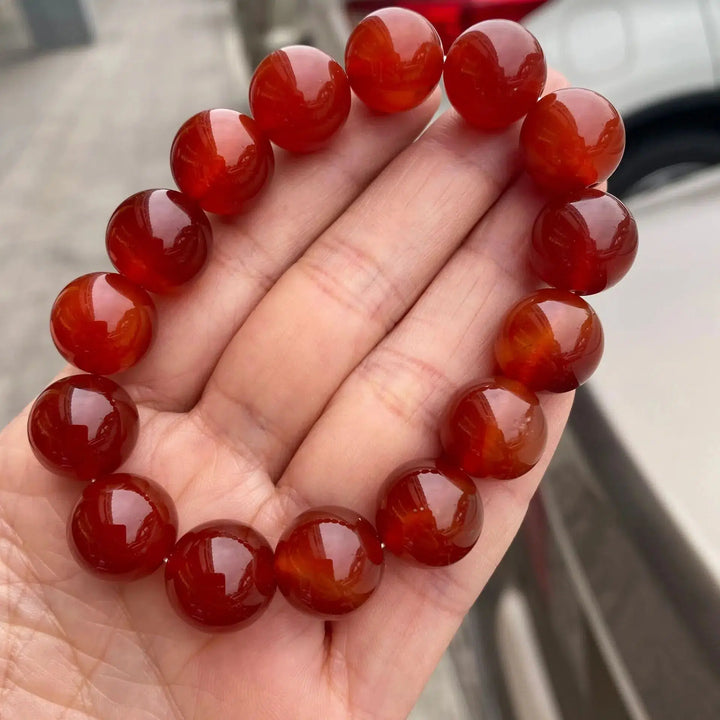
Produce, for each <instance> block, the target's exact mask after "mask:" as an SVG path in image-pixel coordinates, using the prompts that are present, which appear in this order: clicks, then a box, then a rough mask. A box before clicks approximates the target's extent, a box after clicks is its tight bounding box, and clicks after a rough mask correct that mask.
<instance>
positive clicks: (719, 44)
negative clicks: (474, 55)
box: [525, 0, 720, 117]
mask: <svg viewBox="0 0 720 720" xmlns="http://www.w3.org/2000/svg"><path fill="white" fill-rule="evenodd" d="M525 25H526V27H527V28H528V29H529V30H530V31H531V32H532V33H533V34H534V35H535V36H536V37H537V38H538V40H539V41H540V44H541V45H542V46H543V50H544V51H545V54H546V56H547V59H548V63H549V64H550V65H552V66H553V67H554V68H556V69H557V70H559V71H560V72H562V73H563V74H565V76H566V77H567V78H568V80H569V81H570V83H571V84H572V85H577V86H581V87H590V88H592V89H593V90H597V91H598V92H600V93H602V94H603V95H606V96H607V97H608V98H610V99H611V100H612V102H613V103H614V104H615V105H616V106H617V108H618V109H619V110H620V112H621V113H622V114H623V115H625V116H627V117H630V116H632V115H633V114H634V113H636V112H638V111H641V110H646V109H647V108H648V107H652V106H655V105H658V104H661V103H663V102H665V101H668V100H672V99H674V98H678V97H683V96H688V95H692V94H694V93H698V92H701V93H704V92H708V91H713V90H716V89H717V88H718V73H719V72H720V1H719V0H604V1H601V0H555V1H554V2H549V3H548V4H547V5H544V6H542V7H540V8H539V9H538V10H536V11H535V12H534V13H532V14H531V15H529V16H528V17H527V19H526V21H525Z"/></svg>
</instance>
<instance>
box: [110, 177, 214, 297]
mask: <svg viewBox="0 0 720 720" xmlns="http://www.w3.org/2000/svg"><path fill="white" fill-rule="evenodd" d="M211 238H212V230H211V229H210V221H209V220H208V219H207V217H206V216H205V213H204V212H203V211H202V210H201V209H200V206H199V205H197V204H196V203H195V202H194V201H193V200H191V199H190V198H189V197H187V196H186V195H183V194H182V193H179V192H176V191H175V190H144V191H143V192H139V193H136V194H135V195H132V196H131V197H129V198H128V199H127V200H125V201H124V202H122V203H121V204H120V205H119V206H118V208H117V210H115V212H114V213H113V214H112V217H111V218H110V222H109V223H108V226H107V231H106V233H105V245H106V247H107V252H108V256H109V257H110V260H111V261H112V264H113V265H114V266H115V267H116V268H117V269H118V272H120V273H121V274H122V275H124V276H125V277H126V278H128V280H132V282H134V283H136V284H137V285H140V286H142V287H144V288H145V289H146V290H150V291H151V292H156V293H168V292H172V291H173V290H175V289H176V288H178V287H180V286H181V285H183V284H184V283H186V282H188V281H189V280H192V278H194V277H195V276H196V275H197V274H198V273H199V272H200V270H201V269H202V267H203V265H205V260H206V258H207V253H208V244H209V242H210V240H211Z"/></svg>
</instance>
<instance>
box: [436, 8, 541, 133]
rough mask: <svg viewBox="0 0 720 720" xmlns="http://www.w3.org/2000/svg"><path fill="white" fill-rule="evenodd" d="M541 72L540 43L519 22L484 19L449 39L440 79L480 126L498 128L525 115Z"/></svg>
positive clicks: (453, 100)
mask: <svg viewBox="0 0 720 720" xmlns="http://www.w3.org/2000/svg"><path fill="white" fill-rule="evenodd" d="M546 77H547V66H546V63H545V56H544V54H543V51H542V48H541V47H540V44H539V43H538V41H537V40H536V39H535V37H534V36H533V35H531V34H530V33H529V32H528V31H527V30H526V29H525V28H524V27H523V26H522V25H519V24H518V23H515V22H511V21H509V20H485V21H484V22H481V23H478V24H477V25H473V26H472V27H471V28H469V29H468V30H466V31H465V32H464V33H463V34H462V35H460V37H459V38H458V39H457V40H456V41H455V42H454V43H453V44H452V47H451V48H450V50H449V51H448V54H447V58H446V59H445V69H444V71H443V79H444V81H445V91H446V93H447V96H448V100H449V101H450V103H451V104H452V106H453V107H454V108H455V109H456V110H457V111H458V112H459V113H460V115H462V116H463V118H465V120H466V121H467V122H469V123H470V124H471V125H474V126H475V127H478V128H480V129H481V130H499V129H501V128H504V127H507V126H508V125H510V124H511V123H513V122H515V121H516V120H519V119H520V118H521V117H523V115H526V114H527V112H528V111H529V110H530V108H532V107H533V105H534V104H535V103H536V102H537V99H538V98H539V97H540V94H541V93H542V90H543V88H544V87H545V79H546Z"/></svg>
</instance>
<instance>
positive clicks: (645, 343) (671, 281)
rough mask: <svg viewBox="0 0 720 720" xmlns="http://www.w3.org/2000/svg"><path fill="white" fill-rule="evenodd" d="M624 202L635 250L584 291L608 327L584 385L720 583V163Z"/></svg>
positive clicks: (663, 503)
mask: <svg viewBox="0 0 720 720" xmlns="http://www.w3.org/2000/svg"><path fill="white" fill-rule="evenodd" d="M629 205H630V207H631V209H632V211H633V213H634V214H635V217H636V220H637V222H638V227H639V229H640V249H639V252H638V257H637V260H636V262H635V266H634V267H633V269H632V271H631V272H630V275H629V276H628V278H627V279H626V280H625V281H623V282H621V283H620V284H619V285H617V286H616V287H614V288H611V289H610V290H608V291H606V292H604V293H601V294H600V295H597V296H594V297H591V298H588V299H589V301H590V303H591V304H592V305H593V307H594V308H595V309H596V310H597V311H598V314H599V315H600V318H601V320H602V322H603V326H604V329H605V335H606V348H605V354H604V357H603V362H602V363H601V364H600V367H599V368H598V370H597V372H596V373H595V375H594V377H593V378H592V379H591V380H590V383H589V387H590V389H591V390H592V391H593V395H594V398H595V400H596V401H597V403H598V404H599V406H600V408H601V410H602V411H603V412H604V414H605V416H606V418H607V420H608V422H609V423H610V425H611V426H612V427H613V429H614V430H615V433H616V435H617V436H618V437H619V438H620V439H621V441H622V444H623V445H624V447H625V449H626V451H627V452H628V453H629V454H630V456H631V457H632V459H633V460H634V461H635V463H636V465H637V466H638V467H639V469H640V470H641V472H642V474H643V476H644V477H645V478H646V479H647V482H648V484H649V486H650V487H651V489H652V491H653V492H654V494H655V495H656V497H657V498H658V499H659V500H660V501H661V503H662V505H664V507H665V509H666V511H667V514H668V516H669V517H670V518H672V520H673V521H674V522H675V524H676V525H677V526H678V527H679V528H680V530H681V533H682V535H683V537H684V538H685V539H686V540H687V541H688V542H689V543H690V544H691V545H692V547H693V549H694V550H695V551H696V553H697V555H698V556H699V557H700V558H701V559H702V561H703V563H704V565H705V566H706V567H707V568H708V569H709V570H710V572H711V574H712V576H713V577H714V578H715V581H716V583H717V584H718V585H720V523H719V522H718V518H719V517H720V482H718V477H720V433H719V432H718V424H717V416H718V408H720V374H719V373H718V357H720V286H719V285H718V269H719V268H720V244H718V242H717V235H718V230H720V171H718V170H712V171H709V172H708V173H705V174H703V175H699V176H697V177H694V178H690V179H688V180H685V181H683V182H681V183H678V184H676V185H672V186H669V187H667V188H664V189H662V190H658V191H656V192H653V193H651V194H648V195H645V196H642V195H640V196H638V197H637V198H636V199H635V200H634V201H632V202H630V203H629Z"/></svg>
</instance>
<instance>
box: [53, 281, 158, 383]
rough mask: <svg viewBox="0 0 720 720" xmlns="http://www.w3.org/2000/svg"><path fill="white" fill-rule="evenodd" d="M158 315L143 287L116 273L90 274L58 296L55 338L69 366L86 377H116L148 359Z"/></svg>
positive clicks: (54, 308)
mask: <svg viewBox="0 0 720 720" xmlns="http://www.w3.org/2000/svg"><path fill="white" fill-rule="evenodd" d="M155 315H156V313H155V305H154V304H153V301H152V300H151V298H150V296H149V295H148V294H147V292H145V290H143V289H142V288H141V287H138V286H137V285H135V284H134V283H132V282H130V281H129V280H128V279H126V278H124V277H123V276H122V275H116V274H115V273H90V274H89V275H83V276H81V277H79V278H76V279H75V280H73V281H72V282H71V283H69V284H68V285H67V286H66V287H65V288H63V290H62V291H61V292H60V294H59V295H58V296H57V299H56V300H55V304H54V305H53V308H52V312H51V314H50V333H51V334H52V339H53V342H54V343H55V346H56V347H57V349H58V351H59V352H60V354H61V355H62V356H63V357H64V358H65V359H66V360H67V361H68V362H70V363H72V364H73V365H75V366H76V367H78V368H80V369H81V370H85V371H86V372H90V373H97V374H98V375H112V374H113V373H117V372H121V371H123V370H127V369H128V368H129V367H132V366H133V365H135V363H137V362H138V361H139V360H140V358H142V356H143V355H145V353H146V352H147V350H148V348H149V347H150V342H151V341H152V337H153V329H154V325H155Z"/></svg>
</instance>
